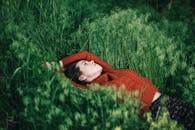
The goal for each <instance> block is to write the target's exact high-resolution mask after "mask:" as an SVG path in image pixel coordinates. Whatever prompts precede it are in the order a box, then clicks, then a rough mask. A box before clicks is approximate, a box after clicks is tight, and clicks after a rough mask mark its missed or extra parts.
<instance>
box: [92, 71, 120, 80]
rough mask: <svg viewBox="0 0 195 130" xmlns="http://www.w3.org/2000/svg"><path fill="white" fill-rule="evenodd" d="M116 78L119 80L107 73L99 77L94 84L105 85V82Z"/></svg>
mask: <svg viewBox="0 0 195 130" xmlns="http://www.w3.org/2000/svg"><path fill="white" fill-rule="evenodd" d="M116 78H117V76H116V75H114V74H112V73H108V72H107V73H103V74H101V75H100V76H99V77H97V78H96V79H94V80H93V81H92V83H103V82H107V81H111V80H113V79H116Z"/></svg>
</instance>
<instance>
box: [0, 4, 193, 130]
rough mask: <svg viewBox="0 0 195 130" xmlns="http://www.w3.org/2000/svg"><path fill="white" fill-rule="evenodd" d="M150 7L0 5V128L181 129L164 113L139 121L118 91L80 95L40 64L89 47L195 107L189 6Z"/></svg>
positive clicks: (81, 92)
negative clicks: (179, 15) (155, 117)
mask: <svg viewBox="0 0 195 130" xmlns="http://www.w3.org/2000/svg"><path fill="white" fill-rule="evenodd" d="M155 2H156V1H155ZM155 2H154V1H152V0H149V1H148V3H146V2H145V1H143V0H138V1H136V0H125V1H123V2H121V1H119V0H109V1H101V0H93V1H91V0H84V1H76V0H58V1H54V0H48V1H44V0H16V1H12V0H1V1H0V17H1V24H0V29H1V32H0V52H1V54H0V84H1V89H0V98H1V100H0V106H1V107H0V129H25V130H26V129H63V130H64V129H90V130H91V129H94V130H95V129H115V130H119V129H165V128H166V129H175V128H179V127H178V125H177V124H176V123H175V122H174V121H172V120H170V119H169V117H168V116H167V111H166V110H164V112H163V113H162V115H160V117H159V119H158V120H152V119H151V117H150V115H147V117H146V119H141V118H140V117H139V116H140V115H139V112H138V110H137V109H135V108H134V103H133V102H132V100H131V99H130V98H129V97H127V99H126V100H125V102H122V101H121V100H120V99H121V93H120V92H115V91H114V90H113V89H111V88H110V87H108V86H107V87H99V86H97V85H96V86H92V88H91V89H89V90H81V89H78V88H75V87H73V86H72V85H71V84H70V83H69V81H68V80H67V79H66V78H65V77H63V76H62V75H60V74H57V73H56V72H55V70H46V69H45V68H43V67H42V63H44V62H45V61H56V62H57V61H58V60H59V59H60V58H62V57H64V56H67V55H70V54H73V53H75V52H78V51H81V50H89V51H91V52H93V53H95V54H96V55H98V56H100V57H101V58H102V59H104V60H105V61H107V62H108V63H109V64H111V65H112V66H114V67H115V68H117V69H132V70H135V71H137V72H138V73H140V74H141V75H143V76H145V77H147V78H149V79H150V80H151V81H152V82H153V83H154V84H155V85H156V86H157V88H159V90H161V92H164V93H167V94H169V95H170V96H176V97H179V98H181V99H184V100H185V101H188V102H190V103H192V104H194V105H195V102H194V98H195V88H194V85H195V75H194V74H195V69H194V63H195V60H194V59H195V54H194V50H195V48H194V44H193V43H194V41H195V38H194V27H195V24H194V23H195V22H194V21H195V20H194V16H193V14H192V13H189V12H188V10H190V9H191V8H192V7H191V6H190V2H189V1H188V2H186V4H185V6H184V7H185V8H186V11H185V12H182V10H181V8H184V7H181V8H180V5H181V3H182V0H179V1H178V2H176V3H166V2H165V3H158V2H156V3H155ZM157 5H158V6H157ZM150 6H153V7H154V9H152V7H150ZM157 11H159V12H160V13H161V14H159V13H158V12H157ZM178 14H181V17H179V18H178V17H177V16H178ZM182 18H184V20H183V19H182ZM56 67H57V68H58V67H59V66H56ZM57 68H56V69H57Z"/></svg>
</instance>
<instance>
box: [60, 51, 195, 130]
mask: <svg viewBox="0 0 195 130" xmlns="http://www.w3.org/2000/svg"><path fill="white" fill-rule="evenodd" d="M60 65H61V67H62V68H63V69H64V74H65V75H66V76H67V77H68V78H69V79H70V80H71V82H72V83H73V85H74V86H76V87H79V88H88V86H89V85H88V84H99V85H100V86H115V87H116V88H119V87H121V86H122V85H123V86H125V90H126V91H129V92H132V91H134V90H137V91H139V96H138V98H139V99H140V101H141V107H140V112H141V115H143V114H144V113H146V112H148V111H149V112H151V113H152V117H153V118H155V117H156V116H158V113H159V112H160V108H161V104H160V100H162V98H163V97H165V95H162V94H161V93H160V92H159V91H158V90H157V88H156V87H155V86H154V85H153V84H152V83H151V82H150V81H149V80H148V79H147V78H144V77H141V76H140V75H139V74H137V73H135V72H134V71H132V70H115V69H114V68H113V67H112V66H110V65H108V64H107V63H106V62H104V61H103V60H101V59H100V58H99V57H97V56H95V55H94V54H91V53H89V52H87V51H83V52H79V53H76V54H74V55H71V56H68V57H65V58H63V59H62V60H60ZM166 108H167V110H168V111H169V114H170V118H171V119H173V120H176V121H177V122H178V123H180V124H182V125H183V126H184V127H185V128H186V129H189V130H192V129H195V107H194V106H192V105H191V104H188V103H186V102H183V101H181V100H178V99H175V98H171V97H168V99H167V100H166Z"/></svg>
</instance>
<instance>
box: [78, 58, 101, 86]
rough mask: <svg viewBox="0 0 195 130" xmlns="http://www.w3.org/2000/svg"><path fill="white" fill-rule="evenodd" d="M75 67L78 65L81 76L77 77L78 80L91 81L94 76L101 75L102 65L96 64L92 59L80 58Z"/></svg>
mask: <svg viewBox="0 0 195 130" xmlns="http://www.w3.org/2000/svg"><path fill="white" fill-rule="evenodd" d="M76 67H79V69H80V71H81V73H82V74H81V76H80V77H79V80H80V81H87V82H91V81H92V80H94V79H95V78H97V77H98V76H100V75H101V73H102V66H101V65H99V64H96V63H95V62H94V61H93V60H91V61H87V60H80V61H79V62H78V63H77V65H76Z"/></svg>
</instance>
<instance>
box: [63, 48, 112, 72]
mask: <svg viewBox="0 0 195 130" xmlns="http://www.w3.org/2000/svg"><path fill="white" fill-rule="evenodd" d="M78 60H94V61H95V62H96V63H97V64H99V65H101V66H102V67H103V71H104V72H110V71H113V70H114V69H113V67H112V66H110V65H108V64H107V63H106V62H105V61H103V60H101V59H100V58H99V57H97V56H95V55H94V54H92V53H90V52H88V51H82V52H79V53H76V54H73V55H70V56H68V57H65V58H62V59H61V60H60V64H61V67H63V68H66V67H68V65H70V64H71V63H73V62H75V61H78Z"/></svg>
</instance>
